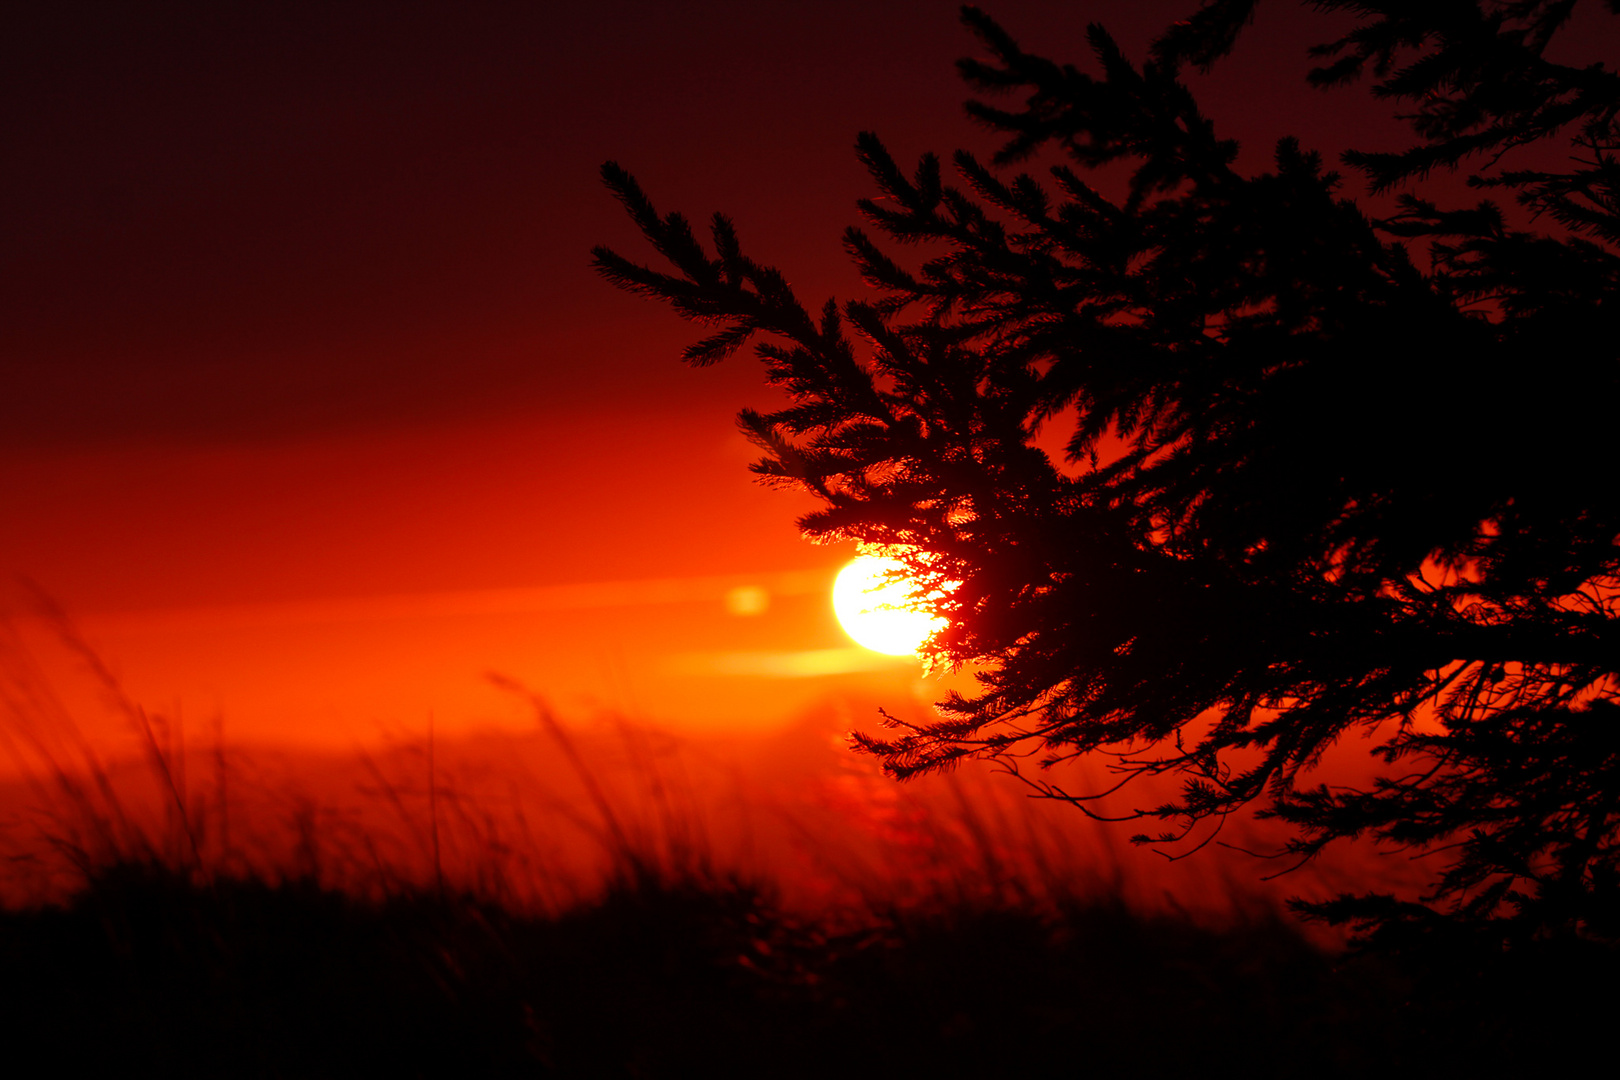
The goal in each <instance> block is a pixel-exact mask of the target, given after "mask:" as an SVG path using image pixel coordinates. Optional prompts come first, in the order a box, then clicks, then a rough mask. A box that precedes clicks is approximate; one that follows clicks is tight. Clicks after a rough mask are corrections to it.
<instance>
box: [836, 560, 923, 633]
mask: <svg viewBox="0 0 1620 1080" xmlns="http://www.w3.org/2000/svg"><path fill="white" fill-rule="evenodd" d="M904 569H905V567H904V564H902V563H901V562H900V561H899V560H898V559H891V558H888V557H887V556H883V555H860V556H857V557H856V558H855V559H854V560H853V561H852V562H850V563H849V565H847V566H845V567H844V568H843V569H842V570H840V571H838V577H837V579H836V580H834V581H833V591H832V602H833V611H834V612H835V613H836V614H837V616H838V622H839V623H840V624H841V625H842V626H843V628H844V632H845V633H846V634H848V635H849V636H850V637H852V638H854V639H855V640H856V641H857V642H859V643H860V644H862V645H865V646H866V647H867V648H868V649H871V650H872V651H873V652H880V653H888V654H890V655H891V656H911V655H914V654H915V653H916V652H917V649H918V647H919V646H921V645H922V643H923V642H924V641H925V640H927V638H928V635H929V634H931V633H933V632H934V631H935V630H937V629H938V628H939V627H941V626H943V625H945V620H944V619H942V618H940V617H939V616H938V615H934V614H931V613H930V612H928V611H927V610H925V609H924V608H923V607H922V606H921V605H920V604H918V603H917V602H916V601H914V600H912V599H911V588H912V586H911V583H910V582H909V581H908V580H907V579H905V578H891V577H889V576H888V575H889V574H891V573H893V572H894V571H897V570H899V571H903V570H904Z"/></svg>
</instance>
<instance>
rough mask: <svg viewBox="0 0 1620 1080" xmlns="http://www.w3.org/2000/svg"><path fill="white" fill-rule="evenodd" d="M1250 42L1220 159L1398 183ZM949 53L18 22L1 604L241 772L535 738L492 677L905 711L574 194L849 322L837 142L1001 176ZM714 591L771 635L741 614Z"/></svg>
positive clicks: (681, 710)
mask: <svg viewBox="0 0 1620 1080" xmlns="http://www.w3.org/2000/svg"><path fill="white" fill-rule="evenodd" d="M985 6H986V8H987V10H989V11H990V13H991V14H992V15H993V16H994V17H996V18H998V19H999V20H1001V21H1002V23H1003V25H1004V26H1006V28H1007V29H1008V30H1009V31H1011V32H1012V33H1013V34H1014V36H1015V37H1017V38H1018V39H1019V40H1020V41H1022V42H1023V43H1025V45H1026V46H1027V47H1029V48H1031V49H1033V50H1036V51H1044V52H1046V53H1048V54H1049V55H1053V56H1055V57H1057V58H1059V59H1065V60H1075V61H1082V60H1083V59H1084V58H1085V46H1084V41H1083V37H1082V33H1083V29H1084V25H1085V23H1087V22H1088V21H1092V20H1096V21H1100V22H1103V23H1104V24H1106V25H1108V26H1109V27H1110V28H1111V29H1113V30H1114V31H1115V32H1116V34H1117V36H1118V37H1119V38H1120V40H1121V41H1122V42H1123V43H1124V44H1125V46H1126V48H1127V50H1128V51H1129V52H1131V53H1132V54H1133V55H1135V56H1137V57H1140V56H1141V55H1142V52H1143V47H1144V46H1145V44H1146V42H1147V41H1148V40H1149V39H1150V37H1151V36H1152V34H1153V33H1154V32H1155V31H1157V30H1159V29H1160V28H1161V27H1162V26H1163V25H1165V24H1166V23H1168V22H1169V21H1171V20H1172V19H1174V18H1176V17H1178V16H1181V15H1184V14H1185V13H1187V12H1188V11H1189V10H1191V8H1192V7H1193V5H1192V4H1189V3H1182V2H1168V0H1167V2H1163V3H1140V2H1138V3H1130V2H1126V0H1108V2H1095V3H1086V4H1077V3H1072V2H1055V0H1054V2H1037V0H1006V2H991V3H988V4H986V5H985ZM1272 7H1274V8H1275V10H1267V9H1266V8H1263V9H1262V11H1261V17H1260V21H1259V24H1258V25H1257V27H1256V28H1255V30H1254V31H1253V33H1252V34H1251V36H1250V38H1249V39H1248V40H1247V41H1246V42H1245V43H1244V45H1243V46H1242V48H1241V49H1240V51H1239V52H1238V54H1237V55H1236V56H1235V57H1234V58H1233V59H1232V60H1231V61H1229V62H1228V64H1227V66H1226V67H1225V68H1223V69H1221V70H1220V71H1218V72H1217V74H1216V75H1215V76H1214V77H1213V78H1210V79H1204V80H1199V85H1200V86H1201V87H1202V94H1203V96H1202V100H1203V101H1204V103H1205V106H1206V109H1207V110H1208V111H1209V112H1210V113H1212V114H1213V115H1214V116H1215V117H1216V118H1217V120H1218V121H1219V122H1220V125H1221V127H1222V129H1223V130H1224V132H1225V133H1226V134H1229V135H1232V136H1235V137H1238V138H1240V139H1241V140H1243V142H1244V147H1245V154H1246V160H1247V161H1248V162H1250V163H1252V164H1254V165H1259V164H1262V163H1263V162H1264V161H1265V159H1266V158H1267V156H1268V155H1269V152H1270V147H1271V145H1272V144H1273V142H1274V140H1275V139H1276V137H1278V136H1280V135H1284V134H1289V133H1297V134H1300V135H1302V136H1303V137H1304V141H1305V143H1306V144H1307V145H1308V146H1315V147H1317V148H1319V149H1322V150H1323V151H1325V152H1326V153H1327V154H1328V155H1329V156H1330V157H1331V156H1334V155H1336V154H1337V152H1338V151H1339V150H1340V149H1342V148H1344V147H1345V146H1347V145H1350V144H1352V143H1354V144H1359V145H1362V146H1389V145H1393V144H1395V143H1396V142H1398V139H1399V130H1400V129H1399V128H1398V126H1396V125H1394V124H1392V123H1391V122H1390V121H1388V120H1387V118H1384V117H1382V116H1380V115H1379V114H1378V113H1377V111H1376V110H1375V109H1371V108H1369V107H1368V104H1367V99H1366V98H1365V95H1359V94H1354V93H1341V94H1340V95H1339V96H1338V97H1332V96H1325V95H1319V94H1316V93H1313V92H1310V91H1308V90H1306V89H1305V88H1304V86H1303V82H1302V74H1303V72H1304V70H1305V69H1306V67H1307V66H1308V61H1307V59H1306V58H1305V56H1304V54H1303V50H1304V47H1305V46H1306V45H1308V44H1310V43H1312V42H1314V41H1317V40H1322V39H1324V38H1326V37H1329V36H1331V33H1332V29H1333V26H1334V24H1333V23H1332V22H1331V21H1327V20H1323V19H1321V18H1320V17H1317V16H1314V15H1312V14H1310V13H1309V12H1308V11H1304V10H1301V9H1299V8H1297V7H1295V6H1292V5H1286V4H1281V3H1278V4H1274V5H1272ZM955 12H956V6H955V5H954V4H948V3H917V2H911V3H899V2H889V0H862V2H859V3H855V2H842V0H823V2H815V3H780V4H759V3H718V2H704V3H683V4H665V3H656V2H640V3H638V2H624V0H596V2H592V3H589V4H578V5H562V4H551V3H537V4H481V3H458V4H455V5H448V4H417V3H400V2H390V3H375V4H366V3H341V4H332V5H327V4H292V5H288V4H265V3H233V4H218V3H213V2H203V0H193V2H155V3H149V4H142V5H110V4H88V3H77V2H54V0H53V2H51V3H44V2H36V3H30V4H20V5H9V6H8V8H7V12H6V14H5V15H3V16H0V132H3V134H4V139H5V144H6V146H7V165H6V168H5V169H4V171H3V173H0V245H3V247H4V249H5V252H6V257H5V259H4V260H3V266H0V275H3V277H4V280H3V282H0V505H3V506H4V507H5V520H4V529H3V531H0V571H3V572H5V573H6V574H8V575H25V576H26V577H28V578H29V579H31V580H32V581H34V582H36V583H37V584H38V585H39V586H40V587H41V588H42V589H43V590H44V591H45V592H47V593H48V594H49V595H51V596H52V597H54V598H56V600H58V601H59V602H60V603H61V604H62V605H63V606H64V607H65V608H66V610H67V611H68V612H69V613H70V614H71V615H72V616H73V617H75V618H76V619H78V620H79V621H80V622H81V624H82V625H83V627H84V628H85V631H86V633H87V635H88V636H89V638H90V640H91V642H92V643H93V644H94V645H95V646H96V647H97V648H98V649H99V650H100V651H101V652H102V653H103V654H104V655H105V656H106V658H107V659H108V661H109V662H110V663H111V664H112V665H113V666H114V668H115V669H116V670H117V671H118V673H119V674H120V675H121V677H123V678H124V679H126V680H127V682H128V684H129V686H130V688H131V689H132V690H133V691H134V692H135V693H136V694H137V696H140V697H143V698H145V699H151V700H152V702H153V704H155V705H158V706H161V707H171V708H172V707H176V706H178V707H180V708H183V709H185V710H188V711H190V712H192V713H194V714H196V713H200V714H209V713H211V712H213V711H216V710H218V711H221V712H223V713H224V714H225V715H226V716H227V718H228V719H229V722H230V723H232V724H233V725H236V726H237V729H238V730H240V731H245V732H249V733H254V734H264V735H268V734H281V735H287V736H292V737H298V738H306V737H307V738H321V739H328V738H338V739H348V738H352V737H354V736H355V735H356V734H357V733H364V732H365V731H369V730H375V729H376V728H378V727H379V726H394V727H396V728H409V727H410V726H411V725H414V724H416V723H418V722H420V721H422V720H423V719H424V718H425V717H426V715H427V714H428V713H429V712H432V713H434V714H435V715H436V716H437V717H438V718H439V722H440V723H441V724H448V725H469V726H472V725H476V724H477V723H481V722H483V721H486V720H495V721H501V720H502V718H505V717H511V716H516V715H519V714H521V713H522V708H521V706H519V705H517V704H515V703H511V702H507V701H505V699H503V698H501V697H500V695H498V694H497V693H496V692H495V691H493V690H490V689H488V688H486V687H485V685H484V684H483V683H482V682H481V672H483V671H485V670H486V669H498V670H502V671H506V672H508V673H510V674H513V675H515V676H517V677H519V678H522V679H524V680H525V681H527V682H529V683H530V685H532V686H533V687H534V688H535V689H537V690H539V691H540V692H542V693H546V694H549V695H552V696H553V697H555V698H556V699H557V701H558V703H559V706H560V707H563V708H564V709H568V710H574V711H589V710H591V709H598V708H602V709H622V710H630V711H634V712H638V713H640V714H641V715H643V716H644V717H647V718H651V719H669V720H674V721H677V722H679V723H681V724H686V725H699V726H701V725H704V724H720V725H727V724H748V725H767V726H768V725H770V724H773V723H779V722H781V721H782V720H783V719H785V718H787V717H789V716H791V715H792V714H793V713H794V712H795V711H796V710H798V709H800V708H803V707H804V706H805V705H806V704H808V703H810V702H812V701H814V700H816V699H817V698H819V697H821V696H824V695H826V694H829V693H853V694H857V695H864V696H865V697H867V698H870V699H871V700H872V702H873V703H874V704H875V703H877V702H878V701H882V700H885V695H887V696H888V697H890V698H892V697H894V696H897V695H898V696H901V697H907V696H909V695H911V694H912V693H913V692H914V690H915V689H916V687H915V685H914V683H915V680H916V672H915V669H914V668H913V667H912V666H909V665H907V664H905V663H897V662H893V661H882V660H878V659H876V658H875V657H873V656H869V655H865V654H861V653H859V652H858V651H856V650H854V649H853V647H852V646H851V644H850V643H849V642H848V640H847V639H845V638H844V637H843V636H842V635H841V634H840V633H839V631H838V629H837V627H836V625H835V624H834V623H833V620H832V617H831V614H830V611H829V609H828V606H827V602H826V596H825V588H826V586H827V585H829V584H830V581H831V575H832V572H833V571H834V569H835V568H836V566H837V565H838V564H839V563H840V562H841V561H842V560H843V559H845V558H847V556H848V554H849V552H847V551H837V550H829V549H817V548H813V547H811V546H809V545H807V544H805V543H803V542H802V541H800V540H799V538H798V537H797V535H796V532H795V529H794V527H793V519H794V517H795V515H796V514H798V513H800V512H803V511H804V510H805V509H808V507H809V504H808V503H807V502H806V501H805V500H803V499H800V498H795V497H793V496H790V495H785V494H782V493H779V492H772V491H769V490H767V489H764V488H761V487H758V486H756V485H754V484H753V483H752V482H751V481H750V479H749V476H748V474H747V473H746V471H745V468H744V466H745V465H746V463H747V461H748V460H750V457H751V453H750V449H749V447H748V446H747V445H746V444H745V443H744V442H743V441H742V440H741V438H740V437H739V436H738V435H737V434H736V433H735V430H734V427H733V424H732V417H733V416H734V414H735V412H736V410H737V408H738V407H740V406H743V405H756V406H758V405H769V404H770V403H771V398H770V396H769V393H768V392H767V391H766V389H765V388H764V386H763V382H762V380H761V378H760V377H759V374H758V372H757V371H756V370H755V368H754V367H753V366H751V364H750V363H749V362H748V361H747V360H746V359H740V360H738V361H734V362H731V363H728V364H726V365H723V366H721V367H718V368H713V369H706V370H701V371H694V370H689V369H686V368H684V367H683V366H682V365H681V364H680V363H679V362H678V361H677V359H676V356H677V353H678V350H679V348H680V347H681V346H682V345H684V344H685V343H686V342H687V341H689V340H691V338H692V336H693V333H694V331H693V330H692V329H691V328H689V327H687V326H685V325H683V324H682V323H681V322H680V321H679V320H678V319H677V318H675V317H674V316H673V315H671V314H670V313H669V312H668V311H666V310H663V309H661V308H659V307H658V306H656V305H654V304H652V303H649V302H646V301H642V300H639V299H637V298H634V297H631V296H628V295H625V294H621V293H618V292H616V291H615V290H613V289H612V288H610V287H608V286H607V285H606V284H604V283H602V282H601V281H600V280H598V279H596V278H595V277H594V276H593V275H592V274H591V273H590V271H589V269H588V258H589V249H590V247H591V245H593V244H595V243H603V242H606V243H608V244H610V245H613V246H615V247H616V248H618V249H619V250H621V251H624V252H626V253H634V254H639V253H640V251H641V249H640V248H639V246H638V245H637V242H636V240H637V237H636V236H635V234H634V231H633V229H632V228H631V226H630V225H629V224H628V222H627V221H626V220H625V219H624V218H623V215H622V212H621V211H620V208H619V207H618V206H617V204H615V203H614V202H613V200H612V199H611V198H610V197H609V196H608V195H607V193H606V192H605V191H604V190H603V189H602V188H601V186H600V183H599V181H598V179H597V174H596V169H597V166H598V165H599V164H600V163H601V162H602V161H603V160H605V159H608V158H613V159H616V160H618V161H620V162H622V163H623V164H624V165H626V166H627V167H629V168H630V169H631V170H632V171H633V172H634V173H636V174H637V176H638V177H640V178H641V180H642V181H643V183H644V184H645V185H646V187H647V188H648V190H649V191H650V192H651V193H652V195H653V197H654V199H655V201H656V202H657V203H658V204H659V205H660V206H661V207H665V208H679V209H682V210H684V211H686V212H688V213H690V214H691V215H692V216H694V217H699V218H701V217H702V216H705V215H706V214H708V213H709V212H711V211H713V210H717V209H721V210H725V211H726V212H727V213H729V214H731V215H732V216H733V218H734V219H735V220H736V221H737V223H738V225H739V227H740V229H741V231H742V235H743V238H744V241H745V243H746V244H747V245H748V246H749V247H750V248H751V249H752V251H753V253H754V254H755V255H756V256H757V257H759V258H761V259H763V260H765V261H768V262H773V263H775V264H777V265H779V266H781V267H782V268H784V269H785V270H786V271H787V272H788V274H789V277H790V278H791V279H792V280H793V281H794V282H795V284H796V285H797V286H799V287H800V288H801V290H802V295H803V296H804V297H805V298H806V299H808V300H810V301H812V302H815V303H819V302H820V300H821V299H822V298H823V297H824V296H826V295H828V294H829V293H833V294H837V295H840V296H844V297H848V296H850V295H852V294H854V293H855V292H856V291H857V289H858V287H859V286H858V283H857V282H856V281H855V280H854V279H853V275H852V274H851V273H850V272H849V271H848V270H847V268H846V267H845V265H844V262H843V259H842V254H841V249H840V244H839V234H840V231H841V229H842V227H843V226H844V225H846V224H848V223H850V222H851V221H853V220H854V209H853V204H854V201H855V200H856V199H857V198H858V197H860V196H862V195H865V194H867V193H868V192H869V185H868V184H867V183H866V182H865V179H864V176H863V174H862V171H861V169H860V167H859V165H858V163H857V162H856V160H855V157H854V154H853V152H852V149H851V148H852V145H853V142H854V137H855V134H856V133H857V132H858V131H860V130H862V129H872V130H876V131H877V132H878V133H879V134H880V135H882V136H884V137H885V138H886V139H887V140H888V141H889V144H890V146H891V149H893V150H894V151H895V152H896V154H897V156H899V157H901V158H902V159H905V158H907V157H911V156H914V155H915V154H917V153H919V152H921V151H924V150H929V149H932V150H937V151H940V152H949V151H950V150H952V149H954V148H956V147H958V146H967V147H970V148H976V149H984V150H988V149H989V148H990V146H991V145H992V144H991V143H990V142H989V141H988V140H987V139H986V137H985V136H984V134H983V133H982V132H979V131H976V130H975V129H973V128H972V127H971V126H970V124H969V123H968V122H967V121H966V120H965V118H964V117H963V115H962V112H961V103H962V101H963V99H964V98H965V96H966V94H965V91H964V88H963V87H962V86H961V84H960V83H959V82H958V80H957V78H956V76H955V72H954V68H953V64H952V61H953V60H954V59H955V58H956V57H958V56H961V55H964V54H966V53H970V52H973V51H975V49H974V43H973V42H972V41H971V40H970V39H969V37H968V36H967V35H966V33H965V32H964V31H963V30H962V29H961V28H960V26H959V25H958V22H957V18H956V14H955ZM1351 183H1352V185H1355V184H1356V182H1355V181H1351ZM637 581H652V582H655V584H651V585H644V586H637V585H627V584H624V583H626V582H637ZM738 585H757V586H760V587H764V588H766V589H767V590H768V591H770V592H771V593H772V598H773V602H772V605H771V607H770V609H769V610H768V611H767V612H766V613H765V614H763V615H758V616H740V615H734V614H729V613H728V612H727V609H726V606H725V596H726V593H727V590H728V589H730V588H733V587H735V586H738ZM19 603H21V602H19ZM42 662H45V663H47V666H49V663H50V662H49V661H42Z"/></svg>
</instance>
